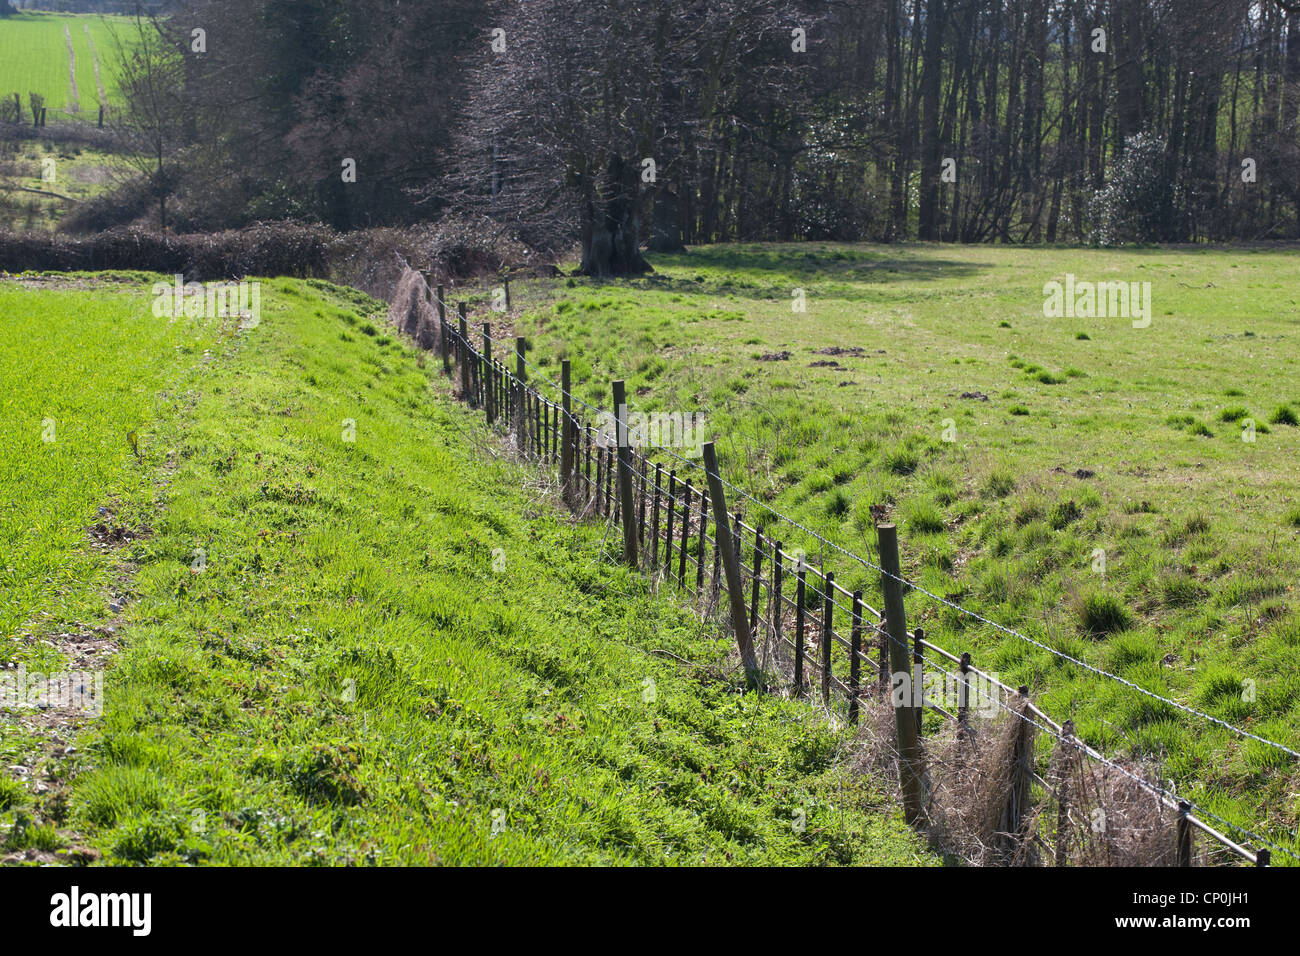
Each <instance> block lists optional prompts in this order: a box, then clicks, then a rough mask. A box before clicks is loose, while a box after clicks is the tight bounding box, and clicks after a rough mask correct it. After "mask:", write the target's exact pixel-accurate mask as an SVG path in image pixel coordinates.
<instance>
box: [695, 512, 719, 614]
mask: <svg viewBox="0 0 1300 956" xmlns="http://www.w3.org/2000/svg"><path fill="white" fill-rule="evenodd" d="M708 525H709V496H708V495H706V494H704V492H703V491H701V492H700V536H699V539H698V543H697V545H696V550H695V593H696V594H703V593H704V555H705V554H706V553H707V550H708V549H707V548H706V547H705V545H704V542H705V541H706V540H708V539H707V537H706V536H707V533H708ZM717 532H718V529H717V522H714V528H713V533H714V534H717Z"/></svg>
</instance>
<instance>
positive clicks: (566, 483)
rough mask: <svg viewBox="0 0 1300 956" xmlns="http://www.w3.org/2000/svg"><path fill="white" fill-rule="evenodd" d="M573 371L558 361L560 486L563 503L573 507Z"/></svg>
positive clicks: (563, 360)
mask: <svg viewBox="0 0 1300 956" xmlns="http://www.w3.org/2000/svg"><path fill="white" fill-rule="evenodd" d="M572 374H573V370H572V368H571V367H570V365H569V360H568V359H561V360H560V402H561V404H562V405H563V411H562V412H561V415H560V485H561V487H562V488H563V489H564V501H565V503H566V504H567V505H568V506H569V507H570V508H572V507H573V457H574V456H573V444H574V434H573V421H572V419H573V399H572V398H571V397H570V396H569V388H570V386H571V385H572V381H571V377H572Z"/></svg>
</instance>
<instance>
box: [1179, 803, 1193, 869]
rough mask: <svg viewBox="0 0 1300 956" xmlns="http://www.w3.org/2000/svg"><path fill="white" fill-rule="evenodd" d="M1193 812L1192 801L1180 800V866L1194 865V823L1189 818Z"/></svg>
mask: <svg viewBox="0 0 1300 956" xmlns="http://www.w3.org/2000/svg"><path fill="white" fill-rule="evenodd" d="M1191 812H1192V805H1191V804H1190V803H1188V802H1187V801H1186V800H1179V801H1178V866H1191V865H1192V823H1191V821H1190V820H1188V819H1187V818H1188V817H1189V816H1190V815H1191Z"/></svg>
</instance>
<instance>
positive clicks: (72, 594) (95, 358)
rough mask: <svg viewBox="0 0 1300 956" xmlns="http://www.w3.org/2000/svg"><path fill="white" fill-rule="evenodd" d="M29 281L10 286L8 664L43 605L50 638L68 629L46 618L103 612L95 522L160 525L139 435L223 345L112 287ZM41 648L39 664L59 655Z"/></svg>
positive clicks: (5, 345)
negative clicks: (143, 474)
mask: <svg viewBox="0 0 1300 956" xmlns="http://www.w3.org/2000/svg"><path fill="white" fill-rule="evenodd" d="M122 278H123V280H124V281H125V282H127V283H130V285H131V287H134V286H135V285H136V284H137V283H138V281H139V280H138V279H137V278H135V277H132V276H123V277H122ZM24 285H25V284H18V283H12V282H4V283H0V315H4V316H5V317H6V318H5V321H4V322H2V323H0V381H2V382H4V383H5V387H4V390H3V392H0V496H2V497H3V499H4V501H5V503H6V507H5V508H4V509H3V510H0V541H3V542H4V548H5V550H4V554H3V558H2V559H0V660H9V659H11V658H12V657H14V655H15V654H16V653H17V648H18V644H19V642H18V641H17V636H18V635H19V634H20V633H21V632H22V630H23V628H24V627H27V628H28V630H29V631H32V625H33V618H34V615H36V612H37V610H38V609H39V610H40V611H41V615H40V616H39V617H37V618H36V620H35V631H34V632H33V633H36V634H39V635H41V636H44V632H48V631H49V630H50V628H51V627H55V626H57V625H53V624H46V623H44V621H46V620H56V621H60V622H68V621H81V622H86V621H97V620H98V619H99V618H102V617H103V604H104V602H103V600H102V599H101V595H100V593H99V591H100V590H101V589H103V588H105V587H107V586H108V584H109V583H110V580H111V568H108V567H106V566H105V564H104V562H103V561H102V560H101V559H100V556H99V555H97V554H95V553H93V552H89V551H87V550H86V549H85V548H84V544H85V539H86V530H85V529H86V528H87V527H88V526H90V525H94V524H100V523H112V522H117V523H119V524H125V525H133V526H143V525H146V524H148V522H149V519H148V511H149V509H150V508H151V507H152V495H151V489H150V485H149V482H148V481H146V480H144V479H143V478H140V477H139V476H137V475H136V474H135V472H133V471H131V470H130V469H129V468H128V465H129V464H130V462H131V461H132V460H133V453H132V451H131V448H130V445H129V444H128V441H127V434H128V432H138V431H139V430H141V429H142V428H143V427H144V424H145V423H146V422H147V421H149V420H150V419H151V417H152V416H153V415H154V413H155V405H156V403H157V395H158V393H159V391H161V390H162V388H163V387H164V386H165V385H166V384H167V383H168V382H169V381H171V380H173V379H174V378H175V377H176V376H177V374H178V373H179V372H180V371H181V370H183V369H185V368H187V367H192V366H194V365H196V364H197V363H198V362H200V361H201V360H202V358H203V354H204V351H205V349H207V348H209V347H210V346H211V345H212V343H213V340H214V332H213V330H212V329H205V328H203V327H200V326H196V325H195V324H194V323H192V322H189V321H186V320H183V319H182V320H180V321H177V322H174V323H171V322H168V321H166V320H162V321H159V320H157V319H154V318H153V317H152V315H150V313H149V309H148V303H146V304H145V305H144V306H143V307H141V305H140V302H139V300H138V299H137V298H136V297H134V296H131V297H128V296H123V295H119V294H117V293H115V292H114V291H112V283H108V282H106V283H103V284H102V285H100V286H99V287H98V288H97V289H95V290H94V291H63V292H59V293H57V294H55V293H50V292H43V291H37V289H35V288H28V287H24ZM126 477H134V478H135V480H124V478H126ZM101 508H104V509H107V512H106V513H101V512H100V510H99V509H101ZM97 611H98V613H96V612H97ZM35 646H36V648H37V649H36V650H29V651H28V654H29V655H31V654H35V655H36V656H35V658H34V659H33V661H32V662H33V663H34V664H38V665H44V664H47V663H49V662H50V661H49V660H48V659H46V658H44V657H42V656H41V655H40V653H39V648H40V646H41V645H40V644H39V642H38V643H37V644H36V645H35Z"/></svg>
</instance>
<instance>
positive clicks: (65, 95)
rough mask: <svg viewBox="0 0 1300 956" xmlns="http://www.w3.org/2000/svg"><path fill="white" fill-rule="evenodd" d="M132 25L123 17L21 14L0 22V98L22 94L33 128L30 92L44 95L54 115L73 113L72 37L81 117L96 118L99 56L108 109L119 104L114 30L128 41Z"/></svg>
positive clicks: (26, 114)
mask: <svg viewBox="0 0 1300 956" xmlns="http://www.w3.org/2000/svg"><path fill="white" fill-rule="evenodd" d="M128 24H129V21H128V20H127V19H125V18H122V17H104V16H90V15H86V16H80V15H76V14H68V13H40V12H23V13H20V14H18V15H17V16H13V17H8V18H5V19H2V20H0V96H4V97H8V98H10V99H12V98H13V94H14V93H17V94H19V95H20V96H21V97H22V101H23V115H24V116H25V117H26V118H27V122H28V124H29V125H30V123H31V112H30V106H29V104H28V100H27V95H28V94H29V93H40V94H41V95H42V96H44V97H45V106H46V108H47V109H49V110H50V111H51V112H53V111H54V110H71V109H72V107H73V105H74V102H73V100H72V82H71V68H70V64H69V58H68V36H69V35H70V36H71V37H72V49H73V53H74V54H75V56H76V76H77V97H78V99H77V102H76V104H75V105H78V106H79V107H80V109H79V114H78V115H80V116H81V117H82V118H85V119H91V120H94V119H97V118H98V113H99V105H100V101H99V89H98V87H97V86H96V84H95V68H94V60H95V57H96V56H98V58H99V75H100V80H101V82H102V83H103V85H104V94H105V98H106V99H107V101H108V102H107V105H115V104H116V103H117V100H118V89H117V82H116V76H115V73H114V71H115V62H116V56H117V41H116V40H115V38H114V31H117V32H118V33H120V34H121V35H122V36H123V37H125V36H126V30H127V25H128ZM65 27H66V29H67V32H66V33H65V32H64V31H65ZM92 47H93V52H92Z"/></svg>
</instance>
